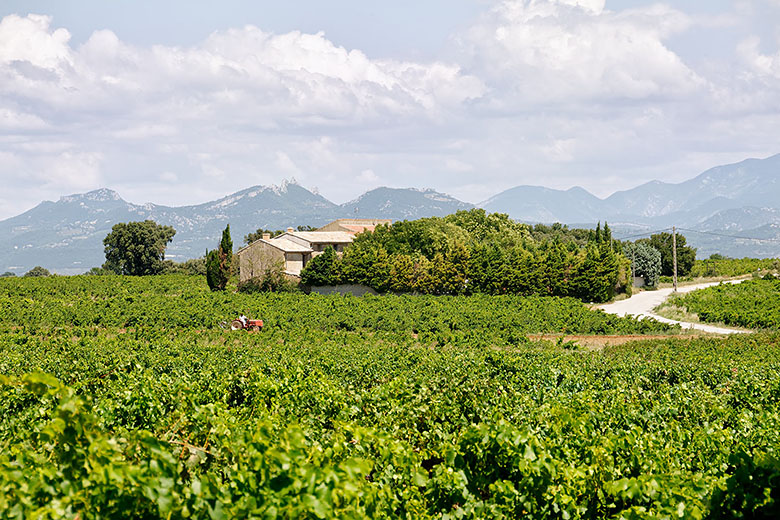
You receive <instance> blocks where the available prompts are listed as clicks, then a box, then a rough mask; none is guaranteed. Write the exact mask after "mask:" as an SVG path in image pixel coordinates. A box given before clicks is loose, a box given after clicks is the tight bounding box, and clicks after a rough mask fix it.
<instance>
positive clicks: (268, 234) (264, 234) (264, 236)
mask: <svg viewBox="0 0 780 520" xmlns="http://www.w3.org/2000/svg"><path fill="white" fill-rule="evenodd" d="M263 240H271V233H263Z"/></svg>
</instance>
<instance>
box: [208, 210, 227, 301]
mask: <svg viewBox="0 0 780 520" xmlns="http://www.w3.org/2000/svg"><path fill="white" fill-rule="evenodd" d="M232 262H233V240H232V239H231V238H230V224H228V225H227V227H226V228H225V230H224V231H223V232H222V240H221V241H220V243H219V249H218V250H214V251H207V252H206V283H208V284H209V289H211V290H212V291H224V290H225V287H226V286H227V282H228V279H229V278H230V266H231V263H232Z"/></svg>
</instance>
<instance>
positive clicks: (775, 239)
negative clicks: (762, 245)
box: [677, 228, 780, 242]
mask: <svg viewBox="0 0 780 520" xmlns="http://www.w3.org/2000/svg"><path fill="white" fill-rule="evenodd" d="M677 229H679V230H681V231H689V232H691V233H700V234H702V235H713V236H716V237H725V238H734V239H738V240H758V241H759V242H777V241H780V238H758V237H742V236H737V235H726V234H723V233H715V232H712V231H699V230H697V229H685V228H677Z"/></svg>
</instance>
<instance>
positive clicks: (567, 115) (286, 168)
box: [0, 0, 780, 219]
mask: <svg viewBox="0 0 780 520" xmlns="http://www.w3.org/2000/svg"><path fill="white" fill-rule="evenodd" d="M778 136H780V0H730V1H725V0H708V1H706V2H704V1H701V0H695V1H694V0H678V1H675V2H673V3H672V2H668V3H656V2H648V1H643V0H615V1H610V0H606V1H605V0H504V1H489V0H426V1H425V2H419V1H415V2H412V1H409V0H397V1H395V2H365V0H363V1H357V0H332V1H330V2H322V1H321V0H302V1H290V2H270V1H265V0H262V1H257V0H255V1H249V0H245V1H241V0H223V1H222V2H219V3H216V2H192V1H191V0H188V1H185V0H170V1H167V2H152V1H147V0H134V1H129V0H83V1H72V2H62V1H61V0H48V1H45V0H23V1H21V0H3V2H2V4H0V182H1V183H2V186H3V187H2V190H0V219H5V218H8V217H11V216H14V215H17V214H19V213H21V212H23V211H26V210H27V209H30V208H31V207H33V206H35V205H37V204H38V203H40V202H41V201H42V200H57V199H58V198H59V197H60V196H62V195H68V194H73V193H81V192H85V191H89V190H93V189H97V188H103V187H107V188H111V189H114V190H116V191H118V192H119V193H120V195H121V196H122V197H123V198H124V199H125V200H128V201H130V202H134V203H145V202H154V203H157V204H164V205H172V206H177V205H185V204H196V203H201V202H205V201H209V200H214V199H217V198H219V197H222V196H225V195H228V194H230V193H233V192H235V191H238V190H240V189H244V188H247V187H249V186H254V185H278V184H281V183H282V182H283V181H284V180H286V179H295V180H296V181H297V182H298V183H299V184H301V185H303V186H304V187H307V188H309V189H312V190H314V189H316V190H317V191H318V192H319V193H321V194H322V195H323V196H325V197H326V198H328V199H330V200H332V201H334V202H337V203H341V202H346V201H348V200H351V199H353V198H355V197H357V196H359V195H361V194H362V193H364V192H365V191H367V190H369V189H372V188H375V187H378V186H391V187H415V188H421V189H423V188H434V189H436V190H439V191H442V192H445V193H448V194H450V195H453V196H455V197H457V198H459V199H461V200H464V201H467V202H472V203H479V202H481V201H483V200H485V199H487V198H489V197H490V196H492V195H495V194H497V193H499V192H500V191H502V190H505V189H508V188H511V187H514V186H518V185H523V184H530V185H544V186H547V187H550V188H557V189H568V188H570V187H572V186H582V187H584V188H585V189H587V190H589V191H591V192H592V193H594V194H596V195H598V196H600V197H605V196H608V195H610V194H611V193H613V192H615V191H619V190H624V189H628V188H631V187H634V186H636V185H638V184H641V183H643V182H647V181H650V180H662V181H666V182H680V181H683V180H686V179H688V178H691V177H694V176H695V175H697V174H699V173H701V172H702V171H704V170H706V169H708V168H710V167H713V166H717V165H721V164H727V163H732V162H738V161H740V160H743V159H746V158H749V157H758V158H762V157H768V156H770V155H774V154H776V153H780V139H778Z"/></svg>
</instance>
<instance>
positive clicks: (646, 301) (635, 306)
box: [599, 280, 750, 334]
mask: <svg viewBox="0 0 780 520" xmlns="http://www.w3.org/2000/svg"><path fill="white" fill-rule="evenodd" d="M740 282H744V280H729V281H726V282H723V283H740ZM719 283H721V282H710V283H700V284H696V285H686V286H680V287H678V289H677V292H679V293H687V292H691V291H695V290H697V289H704V288H706V287H711V286H713V285H718V284H719ZM673 291H674V289H672V288H669V289H658V290H657V291H643V292H641V293H639V294H635V295H634V296H632V297H631V298H628V299H626V300H620V301H618V302H614V303H607V304H604V305H600V306H599V308H600V309H603V310H604V312H608V313H609V314H617V315H618V316H627V315H631V316H636V317H637V318H639V319H642V318H653V319H656V320H658V321H662V322H664V323H674V324H677V325H680V326H681V327H682V328H684V329H695V330H701V331H704V332H714V333H716V334H744V333H746V332H750V331H745V330H736V329H727V328H724V327H715V326H713V325H706V324H704V323H689V322H685V321H675V320H670V319H667V318H663V317H661V316H658V315H657V314H655V313H653V309H655V308H656V307H658V306H659V305H661V304H662V303H663V302H664V301H665V300H666V299H667V298H668V297H669V295H670V294H672V292H673Z"/></svg>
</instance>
